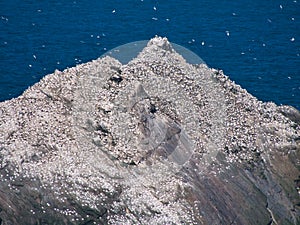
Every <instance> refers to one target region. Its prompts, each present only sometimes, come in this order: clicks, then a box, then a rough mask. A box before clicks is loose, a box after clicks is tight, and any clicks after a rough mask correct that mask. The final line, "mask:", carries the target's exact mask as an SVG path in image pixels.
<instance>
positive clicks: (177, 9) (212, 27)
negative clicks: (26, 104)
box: [0, 0, 300, 109]
mask: <svg viewBox="0 0 300 225" xmlns="http://www.w3.org/2000/svg"><path fill="white" fill-rule="evenodd" d="M298 1H299V2H298ZM155 35H160V36H166V37H168V39H169V40H170V41H171V42H173V43H176V44H178V45H181V46H184V47H185V48H188V49H190V50H191V51H193V52H194V53H196V54H197V55H198V56H200V57H201V58H202V59H203V60H204V61H205V62H206V63H207V64H208V65H209V66H210V67H214V68H217V69H222V70H223V71H224V72H225V74H227V75H228V76H229V77H230V78H231V79H232V80H234V81H235V82H236V83H238V84H240V85H241V86H242V87H243V88H246V89H247V90H248V91H249V92H250V93H251V94H253V95H254V96H256V97H257V98H258V99H259V100H263V101H273V102H275V103H276V104H288V105H293V106H294V107H296V108H298V109H300V0H285V1H283V0H274V1H258V0H253V1H246V0H236V1H224V0H218V1H217V0H190V1H187V0H182V1H159V0H101V1H100V0H99V1H87V0H70V1H69V0H61V1H57V0H51V1H44V0H41V1H33V0H32V1H30V0H28V1H21V0H10V1H0V101H4V100H7V99H11V98H13V97H17V96H18V95H20V94H21V93H22V92H23V91H24V90H25V89H27V88H28V87H29V86H31V85H33V84H34V83H36V82H38V81H39V80H40V79H41V78H42V77H43V76H45V75H46V74H49V73H52V72H53V71H54V70H55V69H59V70H63V69H65V68H67V67H72V66H75V65H76V64H80V63H83V62H87V61H90V60H92V59H96V58H98V57H99V56H101V55H102V54H104V53H105V52H106V51H107V50H109V49H112V48H115V47H117V46H119V45H123V44H126V43H129V42H133V41H140V40H147V39H150V38H152V37H154V36H155Z"/></svg>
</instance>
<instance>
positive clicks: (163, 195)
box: [0, 37, 300, 225]
mask: <svg viewBox="0 0 300 225" xmlns="http://www.w3.org/2000/svg"><path fill="white" fill-rule="evenodd" d="M241 72H242V71H241ZM299 115H300V113H299V111H297V110H296V109H294V108H292V107H290V106H279V107H278V106H276V105H275V104H274V103H264V102H260V101H258V100H257V99H256V98H255V97H253V96H252V95H250V94H249V93H248V92H247V91H246V90H244V89H243V88H241V87H240V86H239V85H236V84H235V83H234V82H232V81H231V80H230V79H229V78H228V77H227V76H225V75H224V73H223V72H222V71H220V70H215V69H210V68H208V67H207V65H205V64H199V65H191V64H188V63H187V62H186V60H185V59H184V58H183V57H182V56H181V55H179V54H178V53H177V52H176V51H175V50H174V49H173V47H172V44H170V43H169V42H168V40H167V39H166V38H160V37H155V38H154V39H151V40H150V41H149V43H148V45H147V46H146V47H145V48H144V49H143V51H142V52H140V53H139V55H138V56H137V57H136V58H135V59H133V60H131V61H130V62H129V63H128V64H126V65H122V64H121V63H120V62H119V61H118V60H117V59H114V58H111V57H108V56H107V57H104V58H99V59H97V60H94V61H91V62H88V63H85V64H81V65H78V66H76V67H74V68H69V69H66V70H64V71H62V72H61V71H55V72H54V73H53V74H50V75H47V76H46V77H44V78H43V79H42V80H41V81H40V82H38V83H37V84H35V85H33V86H32V87H30V88H29V89H28V90H26V91H25V92H24V93H23V94H22V95H21V96H20V97H18V98H15V99H12V100H9V101H5V102H1V103H0V179H1V182H0V224H1V225H10V224H266V225H267V224H299V223H300V220H299V218H300V195H299V193H300V181H299V179H300V155H299V154H300V116H299Z"/></svg>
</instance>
